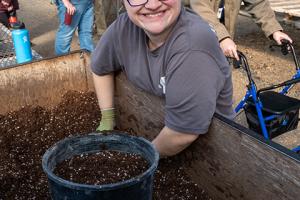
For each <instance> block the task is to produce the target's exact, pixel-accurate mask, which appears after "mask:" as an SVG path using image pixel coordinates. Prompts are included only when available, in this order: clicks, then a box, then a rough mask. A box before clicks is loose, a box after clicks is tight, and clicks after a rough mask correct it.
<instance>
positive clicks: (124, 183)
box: [42, 132, 159, 191]
mask: <svg viewBox="0 0 300 200" xmlns="http://www.w3.org/2000/svg"><path fill="white" fill-rule="evenodd" d="M101 135H103V134H101V133H100V134H99V133H95V132H94V133H89V134H87V135H77V136H70V137H66V138H64V139H62V140H60V141H58V142H57V143H55V144H54V145H52V146H51V147H50V148H49V149H48V150H47V151H46V152H45V153H44V155H43V157H42V168H43V171H44V173H46V175H47V178H48V179H50V180H51V181H54V182H56V183H57V184H60V185H63V186H64V187H68V188H70V189H89V190H98V191H109V190H115V189H119V188H121V187H122V188H125V187H130V186H132V185H134V184H137V183H139V182H140V181H141V180H144V179H146V178H148V177H149V176H150V175H151V174H152V173H153V172H154V171H155V170H156V168H157V166H158V161H159V153H158V151H157V150H156V149H155V147H154V145H153V144H152V143H151V142H150V141H149V140H147V139H145V138H143V137H139V136H133V135H129V134H127V133H120V132H110V133H109V134H106V135H105V136H113V135H114V136H116V135H117V136H121V137H128V138H135V139H138V140H140V141H142V142H143V143H146V144H147V145H149V146H151V149H152V150H153V153H154V161H153V163H152V164H151V166H150V167H148V169H147V170H146V171H144V172H143V173H142V174H140V175H138V176H135V177H133V178H131V179H127V180H125V181H120V182H117V183H110V184H103V185H89V184H82V183H76V182H72V181H70V180H66V179H63V178H61V177H59V176H57V175H55V174H54V173H53V171H52V170H50V169H49V168H48V166H47V161H48V160H49V157H50V155H51V152H52V151H53V150H54V149H55V148H57V145H59V144H61V143H64V142H66V141H68V140H72V139H73V140H74V139H77V138H83V137H88V136H101Z"/></svg>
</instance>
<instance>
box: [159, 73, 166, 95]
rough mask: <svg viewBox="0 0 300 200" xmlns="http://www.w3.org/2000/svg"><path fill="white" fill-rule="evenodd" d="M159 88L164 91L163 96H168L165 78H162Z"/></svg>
mask: <svg viewBox="0 0 300 200" xmlns="http://www.w3.org/2000/svg"><path fill="white" fill-rule="evenodd" d="M158 88H160V89H162V91H163V94H166V78H165V77H164V76H163V77H161V78H160V81H159V85H158Z"/></svg>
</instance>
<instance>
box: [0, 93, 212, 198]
mask: <svg viewBox="0 0 300 200" xmlns="http://www.w3.org/2000/svg"><path fill="white" fill-rule="evenodd" d="M99 119H100V111H99V107H98V103H97V100H96V95H95V93H92V92H87V93H80V92H72V91H71V92H68V93H66V94H65V95H64V96H63V101H62V102H61V103H60V104H58V105H57V106H55V107H53V108H48V109H46V108H42V107H31V106H27V107H24V108H22V109H20V110H19V111H16V112H11V113H7V114H6V115H0V182H1V184H0V200H7V199H9V200H10V199H18V200H29V199H39V200H40V199H41V200H44V199H50V196H49V192H48V182H47V177H46V175H45V173H44V172H43V170H42V164H41V162H42V156H43V154H44V153H45V152H46V150H47V149H48V148H50V147H51V146H52V145H54V144H55V143H56V142H58V141H59V140H61V139H63V138H65V137H68V136H71V135H74V134H76V135H84V134H87V133H91V132H94V131H95V129H96V127H97V126H98V123H99ZM153 199H154V200H193V199H203V200H208V199H210V198H209V196H208V195H207V193H206V192H205V191H203V190H202V189H200V188H199V187H198V186H197V185H195V184H194V183H193V182H191V181H190V179H189V178H188V176H187V175H186V174H185V173H184V170H183V169H182V167H181V165H180V164H179V163H178V162H176V160H174V159H172V158H170V159H163V160H161V161H160V162H159V166H158V169H157V171H156V173H155V179H154V188H153Z"/></svg>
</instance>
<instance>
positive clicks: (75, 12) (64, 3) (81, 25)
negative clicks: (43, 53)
mask: <svg viewBox="0 0 300 200" xmlns="http://www.w3.org/2000/svg"><path fill="white" fill-rule="evenodd" d="M55 3H56V5H57V9H58V18H59V27H58V30H57V33H56V38H55V53H56V55H60V54H64V53H68V52H70V48H71V41H72V37H73V35H74V32H75V31H76V30H77V29H78V35H79V43H80V49H85V50H88V51H90V52H92V51H93V49H94V45H93V39H92V31H93V21H94V5H93V0H55ZM66 12H67V13H68V14H69V15H71V16H72V17H71V18H72V19H71V24H70V25H66V24H65V14H66Z"/></svg>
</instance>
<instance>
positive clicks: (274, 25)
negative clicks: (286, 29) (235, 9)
mask: <svg viewBox="0 0 300 200" xmlns="http://www.w3.org/2000/svg"><path fill="white" fill-rule="evenodd" d="M244 4H245V10H246V11H247V12H248V13H249V14H250V15H251V16H253V19H254V21H255V23H256V24H257V25H258V26H260V27H261V29H262V30H263V31H264V33H265V35H266V36H267V37H269V36H271V35H272V34H273V33H274V32H276V31H281V30H283V29H282V27H281V25H280V24H279V22H278V21H277V20H276V17H275V13H274V11H273V10H272V8H271V5H270V2H269V1H261V0H244Z"/></svg>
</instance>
